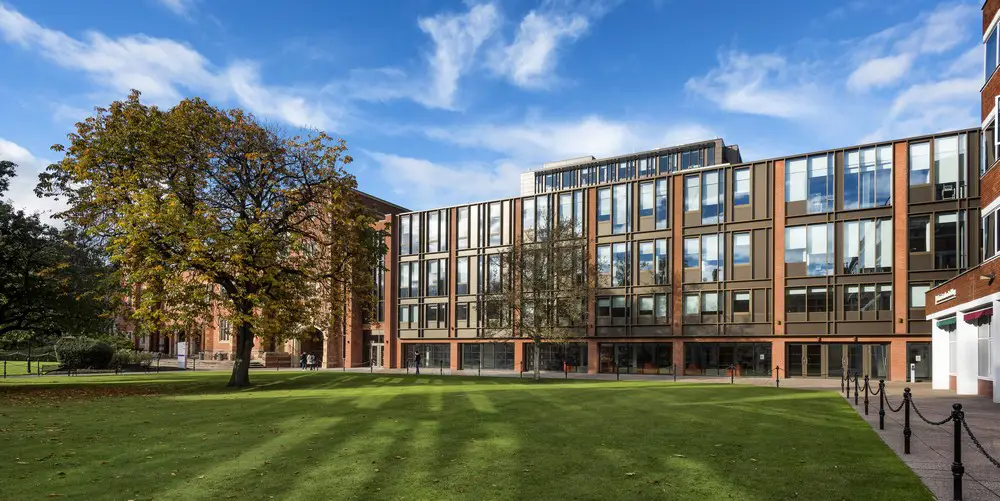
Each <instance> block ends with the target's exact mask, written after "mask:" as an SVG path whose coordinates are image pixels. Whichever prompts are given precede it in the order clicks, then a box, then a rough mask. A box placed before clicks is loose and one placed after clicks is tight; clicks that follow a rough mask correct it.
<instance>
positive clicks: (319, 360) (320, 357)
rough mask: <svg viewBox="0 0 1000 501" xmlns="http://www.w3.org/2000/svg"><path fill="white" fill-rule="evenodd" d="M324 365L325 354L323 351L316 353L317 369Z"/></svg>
mask: <svg viewBox="0 0 1000 501" xmlns="http://www.w3.org/2000/svg"><path fill="white" fill-rule="evenodd" d="M322 366H323V354H322V353H317V354H316V370H319V368H320V367H322Z"/></svg>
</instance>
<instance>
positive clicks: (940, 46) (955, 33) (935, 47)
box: [897, 3, 981, 54]
mask: <svg viewBox="0 0 1000 501" xmlns="http://www.w3.org/2000/svg"><path fill="white" fill-rule="evenodd" d="M980 18H981V13H980V10H979V8H977V7H976V6H975V5H973V4H970V3H952V4H942V5H939V6H938V7H937V8H936V9H934V10H933V11H932V12H930V13H928V14H923V15H921V16H920V18H919V19H918V21H917V23H916V27H915V29H913V31H912V32H911V33H910V34H909V35H908V36H907V37H905V38H904V39H903V40H901V41H900V42H899V43H898V44H897V50H899V51H914V52H919V53H922V54H941V53H944V52H947V51H949V50H951V49H953V48H955V47H956V46H958V45H959V44H960V43H962V42H963V41H965V40H968V39H969V38H970V37H971V36H972V34H973V33H979V31H978V30H977V31H969V29H968V28H969V24H970V22H975V21H979V19H980ZM977 28H978V26H977Z"/></svg>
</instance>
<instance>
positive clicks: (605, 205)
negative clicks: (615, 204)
mask: <svg viewBox="0 0 1000 501" xmlns="http://www.w3.org/2000/svg"><path fill="white" fill-rule="evenodd" d="M597 220H598V221H611V188H601V189H599V190H597Z"/></svg>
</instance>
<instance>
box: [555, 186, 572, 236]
mask: <svg viewBox="0 0 1000 501" xmlns="http://www.w3.org/2000/svg"><path fill="white" fill-rule="evenodd" d="M572 224H573V194H572V193H560V194H559V225H558V226H557V228H571V227H572V226H571V225H572Z"/></svg>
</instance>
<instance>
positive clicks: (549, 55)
mask: <svg viewBox="0 0 1000 501" xmlns="http://www.w3.org/2000/svg"><path fill="white" fill-rule="evenodd" d="M589 25H590V23H589V21H588V20H587V18H585V17H583V16H581V15H565V16H564V15H559V14H553V13H539V12H536V11H531V12H529V13H528V15H526V16H524V19H522V20H521V24H520V26H519V27H518V31H517V36H516V37H515V38H514V41H513V42H512V43H511V44H510V45H507V46H501V47H498V48H497V50H496V51H494V52H493V54H492V55H491V61H490V63H489V64H490V66H491V68H492V69H493V71H494V72H496V73H497V74H499V75H504V76H506V78H507V79H509V80H510V81H511V82H512V83H513V84H514V85H517V86H518V87H525V88H543V87H545V86H547V85H548V84H549V83H550V82H551V81H552V80H553V79H554V77H555V75H554V70H555V66H556V55H557V54H556V51H557V49H558V48H559V44H560V43H562V42H563V41H569V40H575V39H576V38H579V37H580V36H581V35H583V34H584V33H585V32H586V31H587V28H588V27H589Z"/></svg>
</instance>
